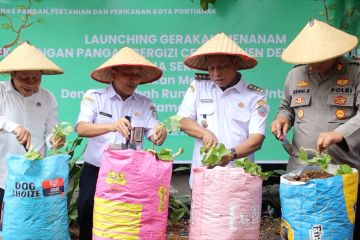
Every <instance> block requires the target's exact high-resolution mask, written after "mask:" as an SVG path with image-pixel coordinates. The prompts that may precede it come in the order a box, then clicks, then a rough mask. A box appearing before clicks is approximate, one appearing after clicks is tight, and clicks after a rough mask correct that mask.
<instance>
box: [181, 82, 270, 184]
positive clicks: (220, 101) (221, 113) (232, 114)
mask: <svg viewBox="0 0 360 240" xmlns="http://www.w3.org/2000/svg"><path fill="white" fill-rule="evenodd" d="M268 110H269V107H268V104H267V103H266V99H265V95H264V94H263V90H262V89H260V88H258V87H256V86H254V85H251V84H250V85H248V84H247V83H246V82H245V81H244V80H243V79H242V78H241V79H240V81H239V82H238V83H237V84H236V85H235V86H233V87H230V88H228V89H226V90H225V91H223V90H221V88H219V87H218V86H217V85H216V84H214V83H213V82H212V81H211V80H194V81H193V82H192V83H191V84H190V87H189V89H188V90H187V92H186V94H185V97H184V100H183V102H182V103H181V105H180V108H179V111H178V113H177V114H178V115H180V116H182V117H187V118H191V119H193V120H195V121H196V122H197V123H198V124H199V125H201V126H203V127H206V128H207V129H209V130H210V131H211V132H213V133H214V134H215V136H216V137H217V139H218V142H219V143H223V144H224V145H225V146H226V147H227V148H232V147H235V146H237V145H239V144H241V143H242V142H244V141H245V140H247V139H248V137H249V134H262V135H265V127H266V117H267V113H268ZM202 144H203V143H202V139H195V146H194V152H193V160H192V167H198V166H201V165H202V164H201V159H202V156H201V155H200V148H201V146H202ZM249 157H250V159H252V158H253V156H252V155H251V156H249ZM190 184H191V177H190Z"/></svg>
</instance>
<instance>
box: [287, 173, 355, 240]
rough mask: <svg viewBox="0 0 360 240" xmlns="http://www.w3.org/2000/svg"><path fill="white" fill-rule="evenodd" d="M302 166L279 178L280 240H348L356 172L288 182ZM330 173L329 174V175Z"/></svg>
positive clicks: (352, 216) (350, 232)
mask: <svg viewBox="0 0 360 240" xmlns="http://www.w3.org/2000/svg"><path fill="white" fill-rule="evenodd" d="M309 168H310V169H314V168H313V167H306V168H302V169H297V170H295V171H293V172H291V173H289V174H286V175H283V176H281V179H280V201H281V213H282V220H281V239H284V240H339V239H341V240H352V239H353V231H354V223H355V209H354V208H355V205H356V199H357V188H358V173H357V171H356V169H353V173H350V174H345V175H339V176H333V177H330V178H324V179H313V180H310V181H308V182H298V181H289V180H288V179H286V177H287V176H291V175H300V174H301V172H302V171H303V170H305V169H309ZM330 173H333V172H330Z"/></svg>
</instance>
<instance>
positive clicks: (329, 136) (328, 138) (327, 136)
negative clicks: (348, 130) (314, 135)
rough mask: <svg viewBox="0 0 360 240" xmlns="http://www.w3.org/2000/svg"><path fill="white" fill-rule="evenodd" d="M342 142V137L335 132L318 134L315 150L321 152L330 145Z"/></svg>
mask: <svg viewBox="0 0 360 240" xmlns="http://www.w3.org/2000/svg"><path fill="white" fill-rule="evenodd" d="M342 140H344V136H343V135H342V134H341V133H338V132H336V131H332V132H322V133H320V134H319V138H318V140H317V144H316V149H317V150H318V151H319V152H321V151H324V150H325V149H326V148H328V147H329V146H330V145H333V144H336V143H339V142H341V141H342Z"/></svg>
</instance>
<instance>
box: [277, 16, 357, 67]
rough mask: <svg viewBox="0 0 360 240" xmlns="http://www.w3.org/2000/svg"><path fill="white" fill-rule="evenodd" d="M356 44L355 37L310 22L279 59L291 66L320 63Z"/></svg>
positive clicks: (321, 24)
mask: <svg viewBox="0 0 360 240" xmlns="http://www.w3.org/2000/svg"><path fill="white" fill-rule="evenodd" d="M357 43H358V39H357V37H355V36H353V35H350V34H348V33H345V32H343V31H340V30H339V29H336V28H334V27H332V26H330V25H328V24H326V23H323V22H321V21H318V20H311V21H310V22H309V23H308V24H306V26H305V27H304V28H303V29H302V30H301V32H300V33H299V34H298V35H297V36H296V38H295V39H294V40H293V41H292V42H291V43H290V45H289V46H288V47H287V48H286V49H285V50H284V52H283V53H282V55H281V59H282V60H284V61H285V62H288V63H292V64H308V63H316V62H322V61H325V60H329V59H332V58H335V57H338V56H341V55H343V54H344V53H346V52H348V51H350V50H351V49H353V48H354V47H355V46H356V45H357Z"/></svg>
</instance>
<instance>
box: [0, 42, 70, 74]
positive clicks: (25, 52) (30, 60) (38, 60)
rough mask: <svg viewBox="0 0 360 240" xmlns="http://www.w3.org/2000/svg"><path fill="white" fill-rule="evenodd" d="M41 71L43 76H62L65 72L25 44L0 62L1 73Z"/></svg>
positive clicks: (35, 49)
mask: <svg viewBox="0 0 360 240" xmlns="http://www.w3.org/2000/svg"><path fill="white" fill-rule="evenodd" d="M36 70H38V71H41V72H42V74H62V73H63V72H64V71H63V70H62V69H61V68H60V67H59V66H57V65H56V64H55V63H53V62H52V61H51V60H50V59H48V58H47V57H46V56H45V55H44V54H42V52H41V51H39V50H38V49H37V48H36V47H34V46H33V45H31V44H30V43H29V42H27V41H26V42H24V43H22V44H21V45H20V46H18V47H17V48H15V49H14V50H13V51H12V52H11V53H10V54H9V55H8V56H6V57H5V58H4V59H3V60H2V61H1V62H0V73H11V72H15V71H36Z"/></svg>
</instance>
